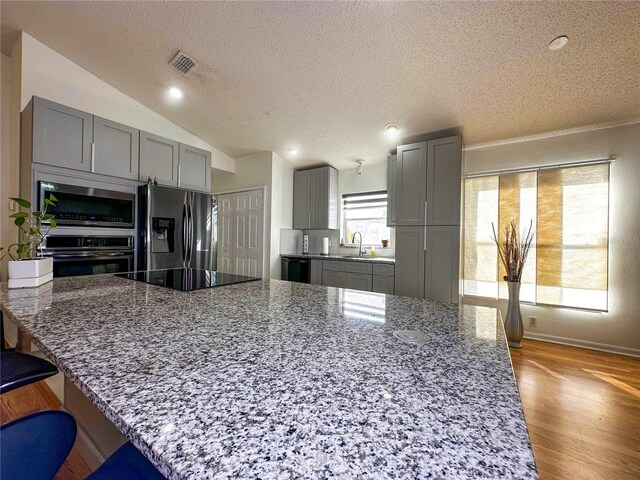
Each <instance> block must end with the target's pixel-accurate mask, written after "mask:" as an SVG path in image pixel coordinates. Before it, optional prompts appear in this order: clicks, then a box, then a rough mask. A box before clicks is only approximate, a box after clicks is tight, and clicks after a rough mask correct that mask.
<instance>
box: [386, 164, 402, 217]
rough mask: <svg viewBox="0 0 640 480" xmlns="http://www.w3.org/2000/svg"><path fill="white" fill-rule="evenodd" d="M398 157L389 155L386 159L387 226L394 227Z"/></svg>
mask: <svg viewBox="0 0 640 480" xmlns="http://www.w3.org/2000/svg"><path fill="white" fill-rule="evenodd" d="M398 178H399V176H398V156H397V155H389V157H388V158H387V226H388V227H395V226H396V208H395V204H396V202H395V198H396V197H395V196H396V195H397V192H399V191H400V188H399V186H398V185H397V183H398Z"/></svg>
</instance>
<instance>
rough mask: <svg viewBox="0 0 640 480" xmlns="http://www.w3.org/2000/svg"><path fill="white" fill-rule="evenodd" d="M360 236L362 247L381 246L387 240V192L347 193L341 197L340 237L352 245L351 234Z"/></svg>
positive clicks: (388, 233) (389, 230) (388, 235)
mask: <svg viewBox="0 0 640 480" xmlns="http://www.w3.org/2000/svg"><path fill="white" fill-rule="evenodd" d="M355 232H360V233H361V234H362V244H363V245H376V246H378V245H381V244H382V240H389V238H390V236H391V229H390V228H389V227H387V192H386V190H381V191H377V192H365V193H347V194H344V195H342V236H343V238H344V241H345V243H352V239H353V234H354V233H355Z"/></svg>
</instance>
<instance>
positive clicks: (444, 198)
mask: <svg viewBox="0 0 640 480" xmlns="http://www.w3.org/2000/svg"><path fill="white" fill-rule="evenodd" d="M427 158H428V160H427V203H426V209H427V215H426V218H427V223H426V224H427V225H460V185H461V181H462V180H461V173H462V138H461V137H460V136H455V137H447V138H439V139H437V140H431V141H429V142H428V155H427Z"/></svg>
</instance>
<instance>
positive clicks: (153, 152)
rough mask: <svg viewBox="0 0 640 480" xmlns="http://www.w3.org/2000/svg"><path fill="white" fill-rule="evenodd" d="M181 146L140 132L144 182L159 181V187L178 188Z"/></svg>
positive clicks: (140, 172) (141, 179)
mask: <svg viewBox="0 0 640 480" xmlns="http://www.w3.org/2000/svg"><path fill="white" fill-rule="evenodd" d="M179 159H180V144H179V143H178V142H174V141H173V140H169V139H167V138H164V137H161V136H159V135H154V134H152V133H148V132H140V171H139V172H138V179H139V180H140V181H142V182H147V181H149V180H152V181H153V180H157V182H158V184H159V185H165V186H168V187H177V186H178V162H179Z"/></svg>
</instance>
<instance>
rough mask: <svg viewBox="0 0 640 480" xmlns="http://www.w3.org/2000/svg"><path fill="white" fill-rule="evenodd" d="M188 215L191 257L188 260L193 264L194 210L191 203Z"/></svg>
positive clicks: (188, 206) (188, 207)
mask: <svg viewBox="0 0 640 480" xmlns="http://www.w3.org/2000/svg"><path fill="white" fill-rule="evenodd" d="M187 215H188V216H189V245H188V248H189V256H188V257H187V260H188V261H189V263H191V257H192V255H193V210H192V205H191V203H189V205H187Z"/></svg>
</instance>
